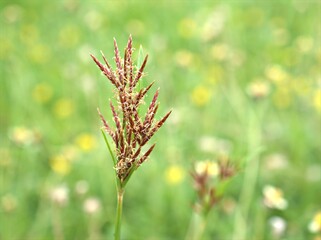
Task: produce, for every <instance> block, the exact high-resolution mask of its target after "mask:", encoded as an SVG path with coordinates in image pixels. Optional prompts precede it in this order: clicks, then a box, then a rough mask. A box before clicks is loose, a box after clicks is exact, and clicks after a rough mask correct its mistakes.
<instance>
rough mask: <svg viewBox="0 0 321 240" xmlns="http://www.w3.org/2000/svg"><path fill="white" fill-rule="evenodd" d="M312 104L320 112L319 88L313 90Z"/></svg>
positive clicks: (320, 96) (320, 94)
mask: <svg viewBox="0 0 321 240" xmlns="http://www.w3.org/2000/svg"><path fill="white" fill-rule="evenodd" d="M313 105H314V107H315V109H316V110H317V111H318V112H319V113H321V89H318V90H315V92H314V98H313Z"/></svg>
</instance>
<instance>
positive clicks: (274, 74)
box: [265, 65, 288, 84]
mask: <svg viewBox="0 0 321 240" xmlns="http://www.w3.org/2000/svg"><path fill="white" fill-rule="evenodd" d="M265 74H266V76H267V78H269V79H270V80H271V81H272V82H274V83H276V84H280V83H284V81H286V80H287V78H288V74H287V72H286V71H284V69H283V68H282V67H281V66H279V65H273V66H269V67H267V68H266V70H265Z"/></svg>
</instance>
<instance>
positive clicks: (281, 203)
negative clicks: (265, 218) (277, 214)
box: [263, 185, 288, 210]
mask: <svg viewBox="0 0 321 240" xmlns="http://www.w3.org/2000/svg"><path fill="white" fill-rule="evenodd" d="M263 195H264V204H265V205H266V206H267V207H269V208H275V209H280V210H284V209H286V208H287V206H288V202H287V201H286V200H285V199H284V197H283V191H282V190H281V189H279V188H276V187H274V186H270V185H267V186H265V187H264V188H263Z"/></svg>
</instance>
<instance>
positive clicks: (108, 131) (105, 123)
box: [97, 108, 115, 141]
mask: <svg viewBox="0 0 321 240" xmlns="http://www.w3.org/2000/svg"><path fill="white" fill-rule="evenodd" d="M97 111H98V114H99V116H100V119H101V121H102V123H103V125H104V127H105V130H106V132H107V133H108V134H109V135H110V136H111V137H112V139H113V140H114V141H115V133H114V132H113V130H111V128H110V126H109V125H108V123H107V121H106V120H105V118H104V116H103V115H102V114H101V112H100V110H99V108H97Z"/></svg>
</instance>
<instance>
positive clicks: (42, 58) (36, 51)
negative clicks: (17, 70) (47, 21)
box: [28, 44, 51, 63]
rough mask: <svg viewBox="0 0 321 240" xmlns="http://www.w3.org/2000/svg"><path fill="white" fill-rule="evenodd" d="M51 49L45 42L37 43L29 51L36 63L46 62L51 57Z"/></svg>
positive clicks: (30, 56)
mask: <svg viewBox="0 0 321 240" xmlns="http://www.w3.org/2000/svg"><path fill="white" fill-rule="evenodd" d="M50 55H51V53H50V49H49V47H48V46H46V45H44V44H35V45H33V46H32V47H30V49H29V51H28V56H29V58H30V59H31V60H32V61H33V62H35V63H45V62H47V61H48V60H49V58H50Z"/></svg>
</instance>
